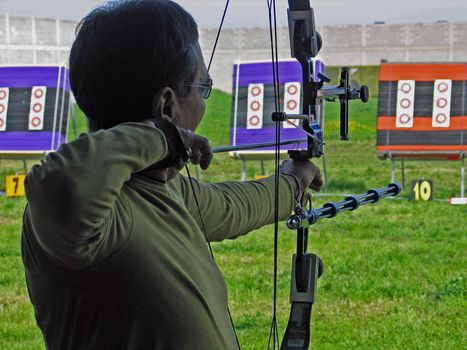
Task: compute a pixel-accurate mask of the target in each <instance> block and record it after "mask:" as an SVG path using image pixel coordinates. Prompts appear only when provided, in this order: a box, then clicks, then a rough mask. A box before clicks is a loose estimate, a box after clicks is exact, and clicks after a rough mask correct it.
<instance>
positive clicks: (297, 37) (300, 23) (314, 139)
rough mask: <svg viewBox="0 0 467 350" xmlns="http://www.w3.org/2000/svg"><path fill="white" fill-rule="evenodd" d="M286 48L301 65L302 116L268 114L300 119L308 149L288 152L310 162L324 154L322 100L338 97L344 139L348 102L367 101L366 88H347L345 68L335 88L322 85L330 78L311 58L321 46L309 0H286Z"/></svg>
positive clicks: (292, 156) (282, 119) (348, 83)
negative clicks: (319, 120) (287, 7)
mask: <svg viewBox="0 0 467 350" xmlns="http://www.w3.org/2000/svg"><path fill="white" fill-rule="evenodd" d="M287 12H288V18H289V36H290V49H291V54H292V57H294V58H296V59H297V60H298V62H300V65H301V66H302V72H303V74H302V79H303V104H302V114H300V115H287V114H286V113H284V112H276V113H273V115H272V120H274V121H286V120H291V119H300V120H302V123H303V124H302V126H303V129H304V130H305V131H306V132H307V134H308V148H307V149H306V150H291V151H289V154H290V157H291V158H292V159H310V158H317V157H321V156H322V155H323V154H324V151H323V146H324V138H323V131H322V128H321V126H320V125H319V124H318V115H319V112H320V109H321V106H322V104H323V100H328V101H334V100H332V99H331V98H332V97H334V98H336V97H338V98H339V102H340V136H341V139H342V140H348V120H349V117H348V115H349V100H354V99H360V100H361V101H362V102H368V98H369V93H368V87H367V86H362V87H361V89H360V90H356V89H352V88H351V86H350V74H349V68H347V67H343V68H342V69H341V75H340V83H339V85H338V86H324V84H325V83H329V82H330V81H331V78H330V77H328V76H327V75H326V74H325V73H324V67H323V66H322V65H317V66H316V67H315V65H314V61H313V58H314V57H316V56H317V55H318V53H319V50H320V49H321V46H322V39H321V35H320V34H319V33H318V32H317V31H316V28H315V18H314V12H313V9H312V8H311V7H310V3H309V0H298V1H294V0H289V9H288V11H287Z"/></svg>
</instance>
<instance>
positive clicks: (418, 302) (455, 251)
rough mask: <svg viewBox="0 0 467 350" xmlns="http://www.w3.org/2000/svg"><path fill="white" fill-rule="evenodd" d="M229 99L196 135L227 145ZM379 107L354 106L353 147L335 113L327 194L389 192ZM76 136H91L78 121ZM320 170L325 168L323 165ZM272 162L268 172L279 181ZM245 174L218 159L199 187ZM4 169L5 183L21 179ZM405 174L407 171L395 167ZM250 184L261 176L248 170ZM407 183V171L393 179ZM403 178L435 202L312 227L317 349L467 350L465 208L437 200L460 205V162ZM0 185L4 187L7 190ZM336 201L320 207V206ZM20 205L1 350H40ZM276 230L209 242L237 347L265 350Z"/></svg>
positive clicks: (2, 256)
mask: <svg viewBox="0 0 467 350" xmlns="http://www.w3.org/2000/svg"><path fill="white" fill-rule="evenodd" d="M230 99H231V97H230V95H227V94H224V93H220V92H214V93H213V95H212V98H211V100H210V103H209V105H208V110H207V114H206V117H205V119H204V120H203V123H202V125H201V127H200V130H199V132H200V133H201V134H204V135H206V136H208V137H209V139H210V140H211V142H212V144H213V145H214V146H220V145H225V144H228V128H229V124H230ZM376 106H377V104H376V99H374V100H373V101H371V102H370V103H369V104H367V105H361V104H358V103H352V106H351V118H352V121H351V123H350V137H351V141H349V142H341V141H338V140H337V139H338V122H337V105H329V106H327V107H326V113H327V119H326V133H327V135H328V137H327V144H326V152H327V166H328V175H329V183H328V190H327V192H328V193H360V192H364V191H366V190H367V189H369V188H373V187H382V186H385V185H387V183H388V182H389V177H390V163H389V162H388V161H381V160H378V158H377V157H376V151H375V126H376ZM78 117H79V119H78V122H79V123H78V125H79V129H80V131H83V130H84V129H85V123H84V119H83V117H82V114H80V113H78ZM317 164H318V165H321V161H320V160H318V161H317ZM272 167H273V164H272V162H268V163H267V164H266V169H267V171H268V172H269V173H272V171H273V169H272ZM240 168H241V165H240V163H239V162H238V161H235V160H232V159H230V158H229V157H228V156H227V155H225V154H221V155H216V157H215V159H214V161H213V164H212V167H211V168H210V169H209V170H208V171H207V172H204V173H202V174H201V177H202V179H203V180H206V181H221V180H226V179H239V178H240ZM21 169H22V164H21V163H19V162H12V161H2V162H1V164H0V178H2V179H3V177H4V175H6V174H10V173H13V172H16V171H21ZM399 169H400V167H399ZM247 173H248V176H249V177H250V178H253V177H254V176H255V175H257V174H259V173H260V167H259V163H258V162H249V163H248V166H247ZM397 176H398V178H399V179H400V172H398V173H397ZM406 176H407V179H408V180H410V179H419V178H422V177H424V178H427V179H432V180H433V181H434V184H435V198H436V199H440V200H439V201H433V202H427V203H413V202H409V201H408V200H407V199H406V198H407V197H408V195H409V192H408V190H407V189H404V191H403V193H402V197H404V198H403V199H400V200H384V201H382V202H380V203H378V204H377V205H374V206H370V205H369V206H365V207H363V208H361V209H359V210H358V211H356V212H354V213H344V214H342V215H340V216H339V217H337V218H336V219H333V220H322V222H320V223H318V224H317V225H315V226H314V227H312V229H313V230H312V234H311V238H310V250H311V251H314V252H317V253H318V254H319V255H320V256H321V258H322V259H323V261H324V264H325V271H324V274H323V277H322V278H321V279H320V281H319V288H318V303H317V304H316V306H315V308H314V311H313V320H312V348H316V349H437V350H438V349H456V350H457V349H462V348H464V349H465V348H466V347H467V342H466V335H467V318H466V316H465V315H466V314H467V299H466V294H467V281H466V279H467V268H466V266H467V258H466V257H467V254H466V253H467V240H466V233H467V223H466V217H467V207H465V206H450V205H448V204H447V202H446V201H441V199H445V198H448V197H451V196H458V195H459V191H460V164H459V162H410V163H408V164H406ZM3 186H4V184H3V183H2V184H0V190H3ZM338 199H340V198H339V197H330V198H329V197H316V198H315V206H318V205H321V204H323V203H324V202H325V201H327V200H338ZM24 205H25V200H24V199H7V198H5V197H0V208H1V213H0V227H1V229H0V349H5V350H6V349H8V350H10V349H44V346H43V345H42V339H41V334H40V332H39V330H38V328H37V327H36V326H35V323H34V316H33V309H32V307H31V305H30V303H29V300H28V296H27V291H26V289H25V282H24V272H23V268H22V263H21V253H20V231H21V215H22V210H23V207H24ZM272 236H273V230H272V226H269V227H264V228H262V229H260V230H258V231H255V232H252V233H251V234H250V235H248V236H246V237H243V238H241V239H238V240H236V241H228V242H223V243H219V244H214V251H215V255H216V260H217V262H218V264H219V265H220V267H221V269H222V271H223V272H224V274H225V277H226V280H227V283H228V286H229V292H230V305H231V310H232V316H233V319H234V322H235V325H236V328H237V332H238V335H239V338H240V343H241V345H242V349H266V348H267V339H268V333H269V326H270V322H271V311H272V261H273V260H272V251H273V240H272ZM294 247H295V234H294V233H293V232H292V231H289V230H287V229H286V228H285V226H284V225H281V229H280V237H279V282H278V318H279V332H280V334H281V336H282V333H283V331H284V329H285V325H286V322H287V318H288V313H289V302H288V298H289V296H288V291H289V281H290V263H291V254H292V253H293V250H294Z"/></svg>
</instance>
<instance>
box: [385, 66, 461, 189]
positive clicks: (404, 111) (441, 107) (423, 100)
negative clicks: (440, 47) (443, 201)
mask: <svg viewBox="0 0 467 350" xmlns="http://www.w3.org/2000/svg"><path fill="white" fill-rule="evenodd" d="M466 139H467V63H382V64H381V66H380V76H379V102H378V122H377V147H376V148H377V152H378V156H379V157H380V158H381V159H390V160H391V163H392V167H391V182H394V179H395V167H396V164H395V162H396V161H398V160H400V161H401V168H402V169H401V170H402V183H403V185H405V166H404V162H405V161H409V160H410V161H413V160H428V159H430V160H451V161H452V160H454V161H460V163H461V198H464V197H465V157H466V153H467V143H466V141H467V140H466Z"/></svg>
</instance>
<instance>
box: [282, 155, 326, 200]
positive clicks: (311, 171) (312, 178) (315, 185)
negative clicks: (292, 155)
mask: <svg viewBox="0 0 467 350" xmlns="http://www.w3.org/2000/svg"><path fill="white" fill-rule="evenodd" d="M280 173H281V174H283V175H288V176H291V177H292V178H294V180H295V183H296V185H295V186H294V187H297V186H298V187H299V188H298V189H296V190H297V193H296V195H297V197H301V195H302V194H303V193H304V192H305V190H306V189H307V188H311V189H312V190H315V191H319V190H320V189H321V187H322V186H323V179H322V177H321V171H320V170H319V168H318V167H317V166H316V165H315V164H314V163H313V162H311V161H309V160H291V159H287V160H285V161H284V162H283V163H282V165H281V169H280Z"/></svg>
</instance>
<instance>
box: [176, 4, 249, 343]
mask: <svg viewBox="0 0 467 350" xmlns="http://www.w3.org/2000/svg"><path fill="white" fill-rule="evenodd" d="M229 3H230V0H227V2H226V3H225V7H224V12H223V14H222V19H221V22H220V24H219V29H218V30H217V35H216V40H215V41H214V47H213V49H212V52H211V57H210V58H209V64H208V67H207V71H208V73H209V70H210V69H211V64H212V60H213V58H214V53H215V52H216V48H217V43H218V42H219V37H220V34H221V30H222V26H223V25H224V20H225V16H226V14H227V10H228V8H229ZM185 169H186V173H187V177H188V179H189V181H190V187H191V192H192V193H193V198H194V200H195V203H196V208H197V211H198V215H199V219H200V222H201V231H202V232H203V235H204V239H205V240H206V243H207V245H208V248H209V253H210V254H211V257H212V260H213V261H214V263H215V264H216V265H217V262H216V258H215V257H214V252H213V250H212V247H211V242H210V241H209V236H208V231H207V229H206V224H205V222H204V219H203V215H202V213H201V208H200V206H199V201H198V196H197V195H196V191H195V187H194V185H193V178H192V177H191V174H190V170H189V168H188V164H185ZM227 313H228V315H229V320H230V324H231V325H232V330H233V332H234V335H235V341H236V342H237V346H238V350H241V347H240V342H239V340H238V335H237V330H236V329H235V325H234V322H233V319H232V314H231V312H230V307H229V305H228V304H227Z"/></svg>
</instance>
